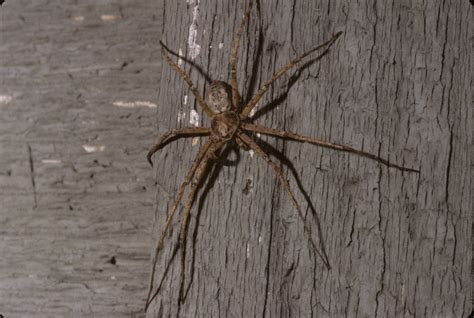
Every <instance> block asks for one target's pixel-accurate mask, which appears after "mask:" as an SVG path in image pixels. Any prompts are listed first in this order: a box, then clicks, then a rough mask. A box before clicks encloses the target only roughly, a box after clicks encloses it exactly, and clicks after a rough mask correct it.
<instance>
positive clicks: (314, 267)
mask: <svg viewBox="0 0 474 318" xmlns="http://www.w3.org/2000/svg"><path fill="white" fill-rule="evenodd" d="M161 3H162V4H163V7H162V8H163V11H162V16H163V18H164V27H163V41H164V42H165V43H166V44H167V45H168V47H170V49H172V50H174V51H176V52H178V51H180V52H183V54H186V56H187V57H188V58H190V59H192V60H193V61H194V62H195V63H196V64H197V65H200V66H201V67H202V68H203V69H204V70H205V72H207V73H208V74H209V76H210V77H211V78H212V79H218V80H224V81H229V77H230V76H229V71H230V69H229V66H228V61H229V55H230V50H231V47H230V45H231V43H232V35H233V34H234V32H235V31H236V29H237V27H238V24H239V23H240V19H241V17H242V15H243V1H228V2H225V3H224V2H222V1H218V0H214V1H186V2H185V1H167V2H164V1H161ZM259 9H260V12H259V14H257V13H256V12H255V11H254V12H253V13H252V17H251V23H250V26H249V29H248V32H247V33H246V34H247V35H245V37H244V38H243V44H242V51H241V53H240V54H239V58H240V63H239V67H238V74H239V83H240V88H241V89H244V94H243V95H244V96H246V97H247V98H248V97H249V96H250V95H251V94H252V92H254V91H255V87H253V89H252V90H250V91H249V86H252V84H254V86H258V85H260V84H261V83H263V82H264V81H265V80H266V79H268V78H270V77H271V75H272V73H273V72H274V71H275V70H276V69H278V68H279V67H280V66H283V65H284V64H285V63H287V62H288V61H289V60H290V59H291V58H294V57H295V56H296V55H297V53H300V52H303V51H305V50H308V49H309V48H311V47H314V46H315V45H317V44H318V43H322V42H323V41H325V40H327V39H329V38H330V36H331V35H332V34H334V33H335V32H337V31H343V32H344V34H343V36H342V37H341V38H340V39H339V41H338V43H337V44H336V45H335V46H334V47H333V48H332V49H331V50H330V52H329V54H328V55H327V56H326V57H325V58H324V59H323V60H322V61H321V63H318V64H315V65H308V66H307V67H304V68H303V69H301V68H300V70H301V71H300V72H299V71H297V70H295V71H294V72H291V75H290V76H289V77H287V78H285V79H282V80H279V81H278V82H277V83H276V84H275V85H274V87H273V89H272V90H271V91H270V92H269V94H267V96H266V98H265V101H264V102H261V105H260V108H259V109H262V107H263V105H265V104H266V103H269V102H270V101H271V100H275V99H278V97H282V98H281V99H280V100H279V103H278V104H276V105H275V106H276V107H275V108H273V110H272V111H269V112H266V113H265V114H263V116H261V117H259V118H258V119H257V120H256V122H258V123H260V124H263V125H267V126H270V127H274V128H280V129H286V130H291V131H296V132H299V133H303V134H307V135H312V136H318V137H321V138H325V139H327V140H330V141H333V142H337V143H343V144H347V145H351V146H353V147H355V148H359V149H363V150H365V151H368V152H371V153H374V154H378V155H380V156H381V157H383V158H387V159H389V160H390V161H393V162H396V163H398V164H403V165H405V166H408V167H414V168H418V169H420V170H421V173H420V174H419V175H418V174H414V173H402V172H400V171H398V170H396V169H389V168H387V167H385V166H381V165H379V164H377V163H376V162H374V161H371V160H369V159H366V158H361V157H358V156H356V155H351V154H346V153H338V152H336V151H332V150H326V149H321V148H318V147H315V146H311V145H302V144H299V143H296V142H287V141H282V140H278V139H274V138H269V137H268V138H267V137H261V139H262V140H264V141H266V142H268V143H269V144H270V145H272V146H273V147H275V148H276V149H278V150H279V151H281V152H282V153H283V154H284V155H285V156H286V157H287V158H288V160H289V161H291V162H292V163H293V165H294V171H295V173H296V174H297V176H299V177H300V180H301V185H302V188H303V189H304V190H305V191H307V193H308V195H309V198H310V200H311V202H312V204H313V205H314V207H315V209H316V211H317V213H318V214H319V216H320V219H321V226H322V236H323V237H324V239H325V246H326V250H327V252H328V255H329V259H330V262H331V265H332V269H331V270H330V271H328V270H327V269H325V268H324V266H323V264H322V262H321V260H320V259H318V258H315V257H314V256H313V255H312V254H311V253H310V250H309V248H308V244H307V242H306V240H305V238H304V235H303V233H302V229H303V226H302V224H301V223H300V221H299V220H298V218H297V216H296V214H295V211H294V209H293V208H292V206H291V204H290V203H289V200H288V198H287V197H286V196H285V193H284V191H282V188H281V186H280V185H279V184H278V183H277V182H276V181H275V180H276V179H275V176H274V175H273V173H272V171H271V169H269V167H268V166H266V164H265V163H263V162H262V160H259V159H258V158H256V157H252V156H251V155H249V154H248V153H244V152H240V157H239V160H237V163H236V164H235V166H223V167H220V168H219V170H220V171H219V175H218V176H217V177H216V179H215V182H214V183H213V185H212V186H210V187H209V188H210V190H209V191H207V190H206V191H204V192H206V193H205V194H204V195H202V196H201V199H200V208H197V207H195V208H194V209H193V220H192V223H191V232H193V231H194V229H195V228H196V219H197V220H198V226H197V232H194V233H191V234H190V241H192V240H193V235H195V242H194V253H195V254H194V258H193V256H192V254H193V252H189V253H188V259H187V260H188V268H190V267H192V266H191V263H192V264H193V265H194V266H193V268H194V272H193V275H192V284H191V285H190V289H189V293H188V296H187V300H186V302H185V304H183V305H181V306H178V291H179V270H180V267H179V254H178V256H177V257H176V258H175V259H174V262H172V263H171V266H170V270H169V273H168V275H167V278H166V279H165V280H164V284H163V289H162V291H161V293H160V294H159V295H158V297H157V298H156V299H155V302H154V303H153V304H152V306H151V308H150V310H149V316H150V317H155V316H159V317H161V316H165V317H168V316H175V315H176V313H179V314H180V315H181V316H187V317H194V316H196V317H217V316H223V317H254V316H266V317H309V316H313V317H341V316H349V317H356V316H360V317H375V316H379V317H397V316H410V317H411V316H417V317H418V316H423V317H465V316H466V315H467V314H468V313H469V312H470V309H471V303H470V285H469V283H468V282H469V280H470V275H469V273H470V263H471V257H470V256H471V251H470V246H471V245H470V227H471V223H470V211H471V203H470V199H471V193H470V184H471V181H470V170H469V167H470V157H469V153H468V151H467V149H468V147H469V145H470V144H471V134H472V132H471V127H472V125H471V115H472V112H471V111H470V108H469V96H470V95H469V94H468V93H469V83H470V82H469V75H470V62H469V58H470V57H469V54H470V53H469V52H470V45H469V39H470V35H469V30H470V23H471V22H470V21H471V20H470V14H471V13H470V12H471V11H470V10H471V8H470V5H469V3H468V2H467V1H455V0H452V1H444V2H441V1H432V2H429V3H428V2H425V3H423V2H419V1H401V2H400V1H389V2H371V3H367V2H360V1H359V2H354V1H352V2H342V1H311V0H305V1H303V0H302V1H297V2H285V1H278V2H277V1H261V2H260V4H259ZM198 45H199V48H200V49H198ZM308 61H310V59H308ZM183 67H184V68H185V69H186V70H187V71H188V72H190V73H191V78H192V79H193V81H194V82H195V83H196V84H197V86H198V88H199V90H200V91H201V92H204V90H205V87H206V84H205V80H204V78H203V76H201V75H200V74H199V72H198V71H197V69H196V68H193V67H191V66H189V64H184V66H183ZM288 80H290V82H291V85H288V84H287V83H288ZM159 101H160V107H159V110H158V132H159V133H160V134H161V133H163V132H165V131H167V130H169V129H171V128H175V127H184V126H189V120H190V111H191V110H192V109H194V108H197V109H198V106H197V105H196V103H195V100H194V99H193V97H192V96H191V94H190V92H189V90H188V88H187V87H186V86H185V85H184V84H183V82H182V81H181V80H180V79H179V78H178V76H177V75H176V74H175V73H174V72H173V71H172V70H171V68H170V67H168V66H166V65H164V66H163V69H162V72H161V82H160V94H159ZM198 113H200V114H202V112H201V111H200V110H199V109H198ZM257 115H258V113H257ZM199 124H200V125H209V121H208V120H207V119H201V120H200V121H199ZM197 149H198V145H193V143H192V141H191V140H186V141H177V142H175V143H174V144H171V145H169V146H167V148H165V149H164V150H162V151H161V153H160V154H158V155H157V156H156V158H155V160H156V161H155V162H156V167H157V181H158V183H159V184H160V185H161V186H162V187H163V188H164V189H166V192H164V191H159V192H158V198H157V226H156V228H155V231H156V233H155V236H156V237H157V236H158V235H159V233H160V229H161V228H162V224H163V221H164V218H165V216H166V212H167V209H168V207H169V206H170V205H171V201H172V197H170V196H169V195H170V194H173V193H174V192H175V191H176V189H177V187H178V186H179V184H180V182H181V181H182V180H183V177H184V174H185V173H186V171H187V169H189V165H190V162H191V160H192V158H193V157H194V156H195V155H196V152H197ZM267 150H268V148H267ZM231 156H234V157H235V154H231ZM287 173H288V178H289V179H290V183H291V185H292V187H293V189H294V190H295V191H296V192H297V197H298V198H299V199H300V200H301V202H305V200H304V196H303V194H302V193H301V191H299V190H298V186H297V182H295V178H294V176H293V174H292V173H291V171H290V170H288V172H287ZM297 190H298V191H297ZM201 194H202V192H201ZM306 205H307V204H306V202H305V203H304V206H306ZM308 215H309V217H308V220H309V221H310V222H311V223H312V224H313V227H314V219H313V218H311V217H310V215H311V214H310V213H309V212H308ZM179 217H181V215H180V216H179ZM179 217H178V220H177V221H176V222H175V223H177V222H178V221H179ZM177 229H178V226H177V225H176V226H175V227H174V234H173V236H170V239H169V241H168V245H167V248H168V249H167V253H164V255H163V257H162V258H161V259H160V262H159V268H158V271H159V274H160V275H158V278H157V281H156V283H158V281H159V279H160V278H161V274H162V273H163V270H164V268H165V266H166V264H167V263H168V262H167V261H168V259H169V256H170V253H169V252H170V250H171V248H172V243H173V242H175V239H176V232H177ZM189 244H190V246H193V245H192V244H193V243H192V242H191V243H189ZM188 249H189V248H188ZM191 250H192V249H191ZM187 278H188V281H189V279H190V273H189V272H188V273H187Z"/></svg>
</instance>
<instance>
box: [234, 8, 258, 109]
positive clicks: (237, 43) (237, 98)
mask: <svg viewBox="0 0 474 318" xmlns="http://www.w3.org/2000/svg"><path fill="white" fill-rule="evenodd" d="M252 5H253V0H249V4H248V7H247V10H246V11H245V15H244V17H243V19H242V22H241V23H240V26H239V29H238V30H237V33H236V34H235V37H234V44H233V47H232V55H231V56H230V76H231V77H230V86H231V87H232V107H233V109H234V110H237V109H238V107H239V105H240V94H239V84H238V81H237V62H238V61H237V55H238V53H239V47H240V38H241V37H242V32H243V31H244V27H245V25H246V24H247V23H248V21H249V18H250V11H251V9H252Z"/></svg>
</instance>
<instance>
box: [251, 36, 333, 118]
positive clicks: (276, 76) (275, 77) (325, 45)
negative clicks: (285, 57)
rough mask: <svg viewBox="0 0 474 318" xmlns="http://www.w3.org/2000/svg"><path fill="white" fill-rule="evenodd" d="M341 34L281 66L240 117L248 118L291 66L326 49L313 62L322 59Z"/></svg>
mask: <svg viewBox="0 0 474 318" xmlns="http://www.w3.org/2000/svg"><path fill="white" fill-rule="evenodd" d="M341 34H342V32H338V33H336V34H335V35H334V36H333V37H332V38H331V39H330V40H329V41H327V42H325V43H323V44H321V45H319V46H317V47H315V48H313V49H311V50H309V51H307V52H305V53H303V54H301V55H300V56H298V57H296V58H295V59H294V60H292V61H291V62H290V63H288V64H287V65H285V66H283V67H282V68H280V69H279V70H278V71H277V72H276V73H275V74H273V76H272V78H270V79H269V80H268V81H267V82H265V83H264V84H263V85H262V86H261V87H260V89H259V90H258V92H257V94H255V96H254V97H252V99H251V100H250V101H249V102H248V103H247V105H245V107H244V109H243V110H242V115H244V116H248V115H249V114H250V112H251V111H252V109H253V108H254V107H255V106H257V103H258V102H259V100H260V99H261V98H262V96H263V94H265V92H266V91H268V89H269V88H270V86H271V85H272V84H273V83H274V82H275V81H276V80H277V79H279V78H280V77H281V76H283V75H284V74H285V73H286V72H288V71H289V70H290V69H291V68H292V67H293V66H295V65H296V64H297V63H299V62H300V61H301V60H302V59H304V58H305V57H306V56H308V55H310V54H311V53H313V52H315V51H318V50H319V49H321V48H323V47H326V49H325V50H324V51H323V53H321V54H319V55H318V56H317V57H316V58H315V59H314V60H313V61H314V62H316V61H319V60H320V59H322V58H323V56H324V55H326V54H327V53H328V52H329V48H330V47H331V45H333V43H334V42H335V41H336V40H337V38H339V36H340V35H341Z"/></svg>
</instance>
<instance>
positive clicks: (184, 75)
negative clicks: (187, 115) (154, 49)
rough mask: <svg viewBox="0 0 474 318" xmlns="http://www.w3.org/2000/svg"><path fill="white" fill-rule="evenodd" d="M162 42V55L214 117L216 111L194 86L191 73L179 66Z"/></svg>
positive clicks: (208, 113)
mask: <svg viewBox="0 0 474 318" xmlns="http://www.w3.org/2000/svg"><path fill="white" fill-rule="evenodd" d="M160 44H161V55H162V56H163V58H164V59H165V61H166V62H167V63H168V64H169V65H170V66H171V67H172V68H173V69H174V70H175V71H176V73H178V75H179V76H181V78H182V79H183V80H184V81H185V82H186V83H187V84H188V86H189V89H190V90H191V92H192V93H193V95H194V97H195V98H196V101H197V102H198V104H199V105H201V107H202V109H203V110H204V112H205V113H206V114H207V115H208V116H209V117H212V116H213V115H214V113H213V112H212V110H211V109H210V108H209V105H207V103H206V101H205V100H204V98H203V97H202V96H201V95H200V94H199V91H198V90H197V88H196V86H194V84H193V82H192V81H191V78H190V77H189V75H188V74H187V73H186V72H185V71H184V70H183V69H181V67H179V65H178V64H176V63H175V62H174V61H173V60H172V59H171V58H170V57H169V56H168V54H166V49H165V45H164V44H163V42H161V41H160Z"/></svg>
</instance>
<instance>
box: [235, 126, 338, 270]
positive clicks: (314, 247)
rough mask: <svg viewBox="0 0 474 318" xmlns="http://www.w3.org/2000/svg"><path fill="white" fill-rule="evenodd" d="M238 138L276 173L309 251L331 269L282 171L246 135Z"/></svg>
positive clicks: (322, 246)
mask: <svg viewBox="0 0 474 318" xmlns="http://www.w3.org/2000/svg"><path fill="white" fill-rule="evenodd" d="M239 138H240V139H241V140H242V142H243V143H245V144H247V145H248V147H249V148H251V149H252V150H253V151H255V153H256V154H257V156H259V157H261V158H262V159H263V160H265V162H266V163H268V164H269V165H270V167H271V168H272V169H273V171H274V172H275V173H276V176H277V178H278V181H279V182H280V184H281V185H282V186H283V189H285V192H286V194H287V195H288V197H289V198H290V201H291V203H292V204H293V206H294V207H295V209H296V211H297V214H298V217H299V218H300V219H301V221H302V222H303V226H304V233H305V234H306V236H307V237H308V241H309V243H310V246H311V249H312V250H313V252H314V253H315V254H316V255H318V256H319V257H320V258H321V260H322V261H323V263H324V265H325V266H326V268H327V269H331V265H330V264H329V259H328V256H327V255H326V251H325V249H324V245H323V242H322V241H321V244H320V245H321V249H318V248H317V245H316V243H315V242H314V240H313V235H312V231H311V228H310V227H309V226H308V222H307V221H306V219H305V217H304V214H303V211H302V210H301V207H300V205H299V203H298V201H296V198H295V196H294V194H293V192H292V191H291V188H290V184H289V183H288V180H287V179H286V178H285V176H284V175H283V171H282V170H281V168H280V167H279V166H278V165H277V164H276V163H275V162H274V161H272V160H271V159H270V157H269V156H268V155H267V154H266V153H265V151H263V149H262V148H260V146H259V145H257V143H255V142H254V141H253V140H252V138H250V137H249V136H248V135H246V134H245V133H240V134H239ZM320 238H321V236H320Z"/></svg>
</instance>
